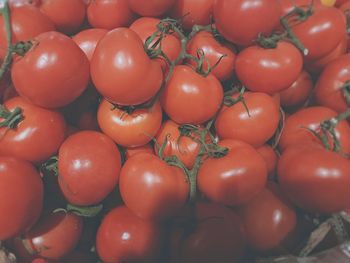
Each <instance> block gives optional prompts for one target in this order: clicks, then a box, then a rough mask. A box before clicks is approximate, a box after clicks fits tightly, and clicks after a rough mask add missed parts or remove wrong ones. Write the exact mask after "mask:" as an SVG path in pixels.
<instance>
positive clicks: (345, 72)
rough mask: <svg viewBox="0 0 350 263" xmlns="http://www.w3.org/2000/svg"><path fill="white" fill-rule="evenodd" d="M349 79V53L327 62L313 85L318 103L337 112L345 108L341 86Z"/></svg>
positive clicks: (346, 106)
mask: <svg viewBox="0 0 350 263" xmlns="http://www.w3.org/2000/svg"><path fill="white" fill-rule="evenodd" d="M349 79H350V55H344V56H341V57H339V58H338V59H336V60H334V61H332V62H331V63H329V64H328V65H327V66H326V68H325V69H324V70H323V71H322V73H321V75H320V77H319V78H318V80H317V83H316V87H315V98H316V101H317V103H318V104H320V105H322V106H325V107H329V108H331V109H333V110H335V111H337V112H339V113H341V112H344V111H346V110H347V108H348V105H347V103H346V100H345V97H344V94H343V90H342V87H343V86H344V84H345V82H347V81H348V80H349Z"/></svg>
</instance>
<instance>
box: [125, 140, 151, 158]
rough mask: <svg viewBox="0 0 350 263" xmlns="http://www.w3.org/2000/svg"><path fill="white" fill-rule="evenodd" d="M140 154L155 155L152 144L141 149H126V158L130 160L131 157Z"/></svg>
mask: <svg viewBox="0 0 350 263" xmlns="http://www.w3.org/2000/svg"><path fill="white" fill-rule="evenodd" d="M139 153H150V154H154V151H153V147H152V145H151V144H149V143H147V144H145V145H142V146H139V147H128V148H126V149H125V158H126V160H127V159H129V158H130V157H131V156H134V155H136V154H139Z"/></svg>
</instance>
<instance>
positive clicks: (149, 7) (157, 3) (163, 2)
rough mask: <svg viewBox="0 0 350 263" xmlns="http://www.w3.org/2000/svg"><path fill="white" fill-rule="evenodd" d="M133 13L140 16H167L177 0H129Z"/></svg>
mask: <svg viewBox="0 0 350 263" xmlns="http://www.w3.org/2000/svg"><path fill="white" fill-rule="evenodd" d="M127 1H128V4H129V7H130V9H131V10H132V11H134V12H135V13H136V14H138V15H140V16H152V17H153V16H155V17H157V16H161V15H163V14H165V13H166V12H167V11H168V10H169V9H170V8H171V7H172V6H173V5H174V3H175V1H177V0H148V1H144V0H127Z"/></svg>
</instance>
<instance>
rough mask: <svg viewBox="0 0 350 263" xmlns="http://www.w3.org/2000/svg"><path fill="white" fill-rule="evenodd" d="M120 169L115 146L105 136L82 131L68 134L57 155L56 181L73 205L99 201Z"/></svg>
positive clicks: (108, 191)
mask: <svg viewBox="0 0 350 263" xmlns="http://www.w3.org/2000/svg"><path fill="white" fill-rule="evenodd" d="M120 168H121V160H120V153H119V150H118V148H117V146H116V145H115V144H114V143H113V141H112V140H111V139H110V138H109V137H107V136H106V135H104V134H102V133H99V132H95V131H82V132H78V133H75V134H73V135H71V136H70V137H68V139H67V140H66V141H65V142H64V143H63V144H62V146H61V148H60V150H59V154H58V174H59V176H58V182H59V185H60V188H61V190H62V192H63V194H64V196H65V198H66V199H67V200H68V201H69V202H70V203H72V204H75V205H81V206H87V205H95V204H97V203H99V202H101V201H102V200H103V199H104V198H105V197H107V195H108V194H109V193H110V192H112V190H113V189H114V187H115V186H116V185H117V183H118V178H119V171H120Z"/></svg>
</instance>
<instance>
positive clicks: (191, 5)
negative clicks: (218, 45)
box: [170, 0, 214, 31]
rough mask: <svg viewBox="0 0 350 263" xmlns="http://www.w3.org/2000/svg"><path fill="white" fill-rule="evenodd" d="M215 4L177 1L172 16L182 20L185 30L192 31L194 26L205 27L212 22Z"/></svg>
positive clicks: (208, 0)
mask: <svg viewBox="0 0 350 263" xmlns="http://www.w3.org/2000/svg"><path fill="white" fill-rule="evenodd" d="M213 4H214V0H196V1H193V0H177V1H175V4H174V6H173V7H172V8H171V10H170V14H171V16H172V17H174V18H176V19H180V20H181V25H182V26H183V28H184V29H186V30H188V31H190V30H191V29H192V27H193V26H194V25H203V26H205V25H209V24H210V23H211V22H212V21H211V18H212V15H213ZM198 7H200V8H198Z"/></svg>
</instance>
